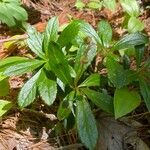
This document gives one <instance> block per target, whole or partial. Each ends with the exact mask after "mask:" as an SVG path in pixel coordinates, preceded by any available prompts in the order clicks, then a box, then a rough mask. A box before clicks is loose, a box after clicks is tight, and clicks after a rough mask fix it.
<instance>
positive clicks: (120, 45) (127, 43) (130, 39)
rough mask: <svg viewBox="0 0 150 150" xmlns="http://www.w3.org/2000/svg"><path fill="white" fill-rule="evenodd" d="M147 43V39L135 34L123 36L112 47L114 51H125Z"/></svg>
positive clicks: (137, 33) (144, 36)
mask: <svg viewBox="0 0 150 150" xmlns="http://www.w3.org/2000/svg"><path fill="white" fill-rule="evenodd" d="M148 42H149V40H148V37H147V36H146V35H144V34H142V33H139V32H136V33H132V34H128V35H126V36H124V37H123V38H122V39H121V40H120V41H118V42H117V43H116V44H115V45H114V46H113V49H114V50H120V49H127V48H131V47H134V46H137V45H142V44H147V43H148Z"/></svg>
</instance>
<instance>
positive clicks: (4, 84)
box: [0, 78, 10, 96]
mask: <svg viewBox="0 0 150 150" xmlns="http://www.w3.org/2000/svg"><path fill="white" fill-rule="evenodd" d="M9 88H10V86H9V82H8V79H7V78H5V79H3V80H2V81H0V96H6V95H7V94H8V93H9Z"/></svg>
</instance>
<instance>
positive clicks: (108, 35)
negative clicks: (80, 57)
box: [98, 20, 112, 48]
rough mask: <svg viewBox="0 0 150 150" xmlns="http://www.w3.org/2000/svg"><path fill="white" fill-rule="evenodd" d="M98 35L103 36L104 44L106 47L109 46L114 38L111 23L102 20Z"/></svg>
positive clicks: (99, 24)
mask: <svg viewBox="0 0 150 150" xmlns="http://www.w3.org/2000/svg"><path fill="white" fill-rule="evenodd" d="M98 35H99V37H100V38H101V41H102V44H103V46H104V47H106V48H107V47H109V45H110V42H111V40H112V28H111V25H110V24H109V23H108V22H107V21H105V20H102V21H100V22H99V23H98Z"/></svg>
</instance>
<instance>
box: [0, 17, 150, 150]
mask: <svg viewBox="0 0 150 150" xmlns="http://www.w3.org/2000/svg"><path fill="white" fill-rule="evenodd" d="M58 31H59V24H58V19H57V17H54V18H52V19H51V20H50V21H49V22H48V25H47V27H46V30H45V32H44V33H43V34H41V33H39V32H37V31H36V30H35V29H34V28H33V27H31V26H28V28H27V32H28V36H29V38H28V39H27V44H28V46H29V47H30V49H31V51H32V52H34V53H35V54H36V58H33V59H29V58H25V57H8V58H6V59H3V60H1V61H0V74H1V76H2V78H1V79H2V80H4V78H6V77H9V76H14V75H21V74H24V73H27V72H32V73H33V76H32V78H31V79H29V80H28V81H27V82H26V83H25V84H24V86H23V87H22V88H21V91H20V93H19V96H18V105H19V106H20V108H23V107H26V106H28V105H30V104H31V103H33V102H34V100H35V99H36V96H37V95H39V96H40V97H41V99H42V100H43V101H44V102H45V103H46V104H47V105H52V104H53V103H54V101H55V100H57V101H58V100H60V106H59V108H58V111H57V118H58V119H59V120H60V121H62V120H64V121H65V122H66V123H67V127H68V126H69V122H70V120H75V124H73V122H71V125H70V126H71V127H74V126H76V127H77V130H78V133H79V137H80V139H81V141H82V142H83V143H84V144H85V146H86V147H87V148H89V149H90V150H92V149H94V148H95V145H96V142H97V139H98V132H97V126H96V121H95V118H94V114H93V112H92V110H93V108H100V109H102V110H104V111H106V112H108V113H110V114H112V115H113V114H114V116H115V118H116V119H117V118H119V117H122V116H124V115H126V114H128V113H130V112H131V111H133V110H134V109H135V108H136V107H137V106H139V105H140V102H141V96H140V91H141V94H142V95H143V98H144V100H145V103H146V106H147V107H148V109H149V110H150V102H149V98H150V95H149V92H150V91H149V90H150V87H149V84H148V83H147V81H148V78H149V76H148V75H149V74H150V72H149V71H150V70H149V68H150V63H149V62H150V61H147V62H145V63H144V64H143V63H141V62H142V58H143V54H144V47H145V44H147V43H148V38H147V37H146V36H145V35H144V34H142V33H138V32H137V33H132V34H128V35H126V36H124V37H123V38H121V39H120V40H119V41H113V40H112V28H111V26H110V24H109V23H108V22H107V21H104V20H102V21H101V22H100V23H99V24H98V29H97V32H96V31H95V30H94V29H93V28H92V26H91V25H89V24H88V23H86V22H84V21H81V20H73V21H72V22H71V23H70V24H69V25H68V26H67V27H66V28H65V29H64V30H63V31H62V32H61V33H60V35H59V34H58ZM130 50H134V56H135V59H136V64H137V66H136V68H135V69H131V68H130V56H129V55H128V51H130ZM99 56H100V57H101V58H102V62H100V65H101V67H100V68H98V70H99V71H100V70H101V69H104V68H106V69H107V74H105V75H100V74H99V73H98V72H95V71H94V70H95V63H96V57H99ZM139 85H140V87H139ZM133 87H134V88H133ZM131 88H132V89H131ZM113 95H114V97H113ZM120 95H121V96H120ZM122 95H124V96H122Z"/></svg>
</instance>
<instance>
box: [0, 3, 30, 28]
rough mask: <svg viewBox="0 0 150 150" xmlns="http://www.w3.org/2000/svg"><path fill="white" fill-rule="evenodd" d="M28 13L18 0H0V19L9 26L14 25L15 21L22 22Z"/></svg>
mask: <svg viewBox="0 0 150 150" xmlns="http://www.w3.org/2000/svg"><path fill="white" fill-rule="evenodd" d="M27 18H28V14H27V12H26V11H25V9H24V8H23V7H21V1H20V0H0V21H1V22H2V23H6V24H7V25H8V26H9V27H13V26H15V25H16V22H24V21H26V20H27Z"/></svg>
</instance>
